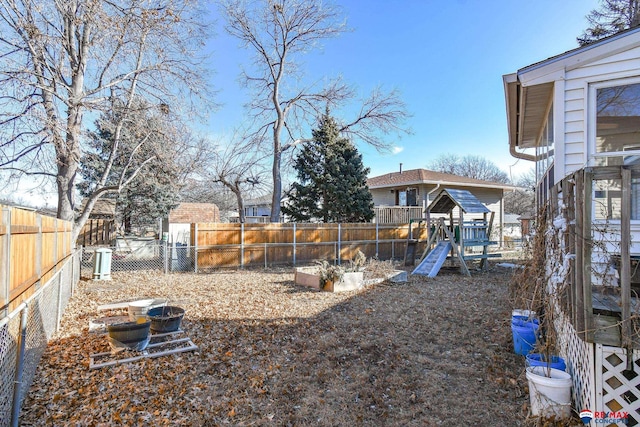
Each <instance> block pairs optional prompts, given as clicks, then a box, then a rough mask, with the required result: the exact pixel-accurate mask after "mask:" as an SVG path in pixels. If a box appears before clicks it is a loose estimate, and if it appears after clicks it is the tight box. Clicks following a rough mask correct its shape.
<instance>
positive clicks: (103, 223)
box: [76, 219, 116, 247]
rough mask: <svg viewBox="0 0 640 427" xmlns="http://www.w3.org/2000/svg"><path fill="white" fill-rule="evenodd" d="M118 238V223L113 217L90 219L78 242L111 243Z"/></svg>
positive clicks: (92, 244) (88, 244) (81, 243)
mask: <svg viewBox="0 0 640 427" xmlns="http://www.w3.org/2000/svg"><path fill="white" fill-rule="evenodd" d="M115 238H116V223H115V221H114V220H112V219H90V220H88V221H87V223H86V224H85V225H84V226H83V227H82V230H81V231H80V234H79V235H78V240H76V243H77V244H78V245H79V246H83V247H87V246H97V245H111V244H113V242H114V241H115Z"/></svg>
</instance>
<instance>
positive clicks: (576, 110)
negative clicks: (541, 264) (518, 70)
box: [555, 47, 640, 269]
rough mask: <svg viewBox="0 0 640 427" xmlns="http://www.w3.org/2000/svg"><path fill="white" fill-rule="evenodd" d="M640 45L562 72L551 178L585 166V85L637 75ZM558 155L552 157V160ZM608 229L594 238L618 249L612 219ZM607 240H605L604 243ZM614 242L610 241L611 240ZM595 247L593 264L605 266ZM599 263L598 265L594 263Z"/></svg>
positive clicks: (636, 243)
mask: <svg viewBox="0 0 640 427" xmlns="http://www.w3.org/2000/svg"><path fill="white" fill-rule="evenodd" d="M638 58H640V47H637V48H634V49H629V50H627V51H624V52H621V53H618V54H615V55H612V56H609V57H606V58H603V59H600V60H598V61H594V62H592V63H588V64H586V65H583V66H581V67H580V68H576V69H573V70H569V71H567V72H566V73H565V76H564V133H563V136H564V156H563V157H564V165H563V166H564V168H563V169H564V173H563V174H557V175H556V176H555V181H556V182H558V181H560V180H561V179H562V178H563V177H564V176H566V175H569V174H571V173H573V172H575V171H577V170H580V169H582V168H584V167H585V166H587V163H588V156H589V142H588V138H589V132H593V129H595V124H594V125H593V127H592V128H591V129H590V128H589V125H588V123H589V120H590V117H589V85H590V84H593V83H600V82H607V81H612V80H618V79H624V78H629V77H637V76H640V60H639V59H638ZM558 160H559V159H558V158H556V162H557V161H558ZM607 227H609V230H612V232H611V233H600V232H598V231H597V226H596V231H595V232H594V239H595V240H596V241H602V242H603V243H605V244H604V246H606V248H605V251H606V252H607V253H619V250H620V249H619V247H617V246H616V243H615V242H619V241H620V235H619V231H616V230H617V229H619V228H617V227H616V225H615V224H614V223H610V224H608V225H607ZM631 239H632V244H631V254H632V255H636V256H637V255H640V224H634V223H632V226H631ZM606 242H608V243H606ZM612 242H614V243H612ZM602 256H603V254H602V253H599V252H598V250H597V249H596V252H595V253H594V260H593V261H594V264H596V265H594V268H596V269H598V267H600V268H603V269H606V268H607V265H608V260H606V259H604V258H602V259H600V260H599V259H598V258H600V257H602ZM597 264H599V265H597Z"/></svg>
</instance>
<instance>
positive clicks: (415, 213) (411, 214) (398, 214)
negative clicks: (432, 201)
mask: <svg viewBox="0 0 640 427" xmlns="http://www.w3.org/2000/svg"><path fill="white" fill-rule="evenodd" d="M373 211H374V213H375V217H374V219H373V221H374V222H377V223H378V224H407V223H409V220H412V219H420V218H424V208H422V206H376V207H374V208H373Z"/></svg>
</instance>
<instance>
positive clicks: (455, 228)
mask: <svg viewBox="0 0 640 427" xmlns="http://www.w3.org/2000/svg"><path fill="white" fill-rule="evenodd" d="M493 217H494V213H493V212H492V211H491V210H490V209H489V208H487V207H486V206H485V205H484V204H482V202H480V201H479V200H478V199H477V198H476V197H475V196H474V195H473V194H471V192H469V191H468V190H460V189H453V188H445V189H443V190H441V191H440V193H438V195H437V196H436V197H435V199H433V201H432V202H431V203H430V204H429V206H428V207H427V211H426V220H424V224H423V221H419V222H418V224H417V226H418V232H417V235H418V236H419V235H420V230H419V229H420V228H421V227H422V226H423V225H424V226H425V227H427V240H426V248H425V249H424V251H423V253H422V256H421V257H420V262H419V264H418V266H417V267H416V268H415V269H414V270H413V272H412V273H411V274H418V275H424V276H428V277H435V276H436V275H437V274H438V272H439V271H440V268H441V267H442V266H443V264H444V263H445V261H447V260H449V261H450V262H452V263H454V262H457V264H458V265H459V267H460V272H461V273H462V274H465V275H467V276H469V275H470V273H469V267H468V265H467V264H468V262H470V261H479V263H480V265H479V267H480V268H481V269H486V267H487V262H486V261H487V259H488V258H490V257H499V256H500V254H499V253H489V251H488V247H489V246H490V245H495V244H496V243H497V242H495V241H492V240H491V239H490V236H491V228H492V224H493ZM410 228H411V224H410ZM412 235H413V233H412V231H411V230H410V233H409V236H410V237H411V236H412ZM418 243H420V241H419V240H416V239H411V238H410V239H408V241H407V251H406V255H405V265H413V259H412V258H413V255H415V250H412V248H414V247H417V245H418Z"/></svg>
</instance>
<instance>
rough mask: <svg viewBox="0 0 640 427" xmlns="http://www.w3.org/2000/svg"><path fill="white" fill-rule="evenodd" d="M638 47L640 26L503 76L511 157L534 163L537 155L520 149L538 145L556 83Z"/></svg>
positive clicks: (639, 44) (639, 43)
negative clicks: (566, 75) (595, 63)
mask: <svg viewBox="0 0 640 427" xmlns="http://www.w3.org/2000/svg"><path fill="white" fill-rule="evenodd" d="M637 46H640V27H636V28H632V29H629V30H626V31H623V32H621V33H618V34H616V35H613V36H611V37H608V38H606V39H602V40H599V41H597V42H594V43H591V44H589V45H586V46H581V47H578V48H576V49H573V50H570V51H567V52H564V53H561V54H559V55H556V56H553V57H551V58H548V59H545V60H544V61H540V62H537V63H535V64H531V65H529V66H526V67H524V68H521V69H520V70H518V71H517V72H516V73H511V74H506V75H504V76H503V85H504V91H505V103H506V108H507V128H508V134H509V151H510V153H511V155H512V156H513V157H516V158H521V159H525V160H530V161H534V160H535V156H533V155H531V154H527V153H523V152H522V151H519V150H523V149H527V148H534V147H535V146H536V144H537V139H538V136H539V135H540V131H541V129H542V126H543V125H544V121H545V118H546V111H547V109H548V105H549V102H550V101H551V99H552V98H551V97H552V96H553V92H554V89H553V88H554V83H555V82H556V81H558V80H562V79H564V77H565V73H566V72H567V71H570V70H574V69H577V68H579V67H582V66H585V65H587V64H590V63H593V62H595V61H598V60H601V59H603V58H605V57H608V56H611V55H615V54H617V53H620V52H623V51H625V50H628V49H632V48H634V47H637Z"/></svg>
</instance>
